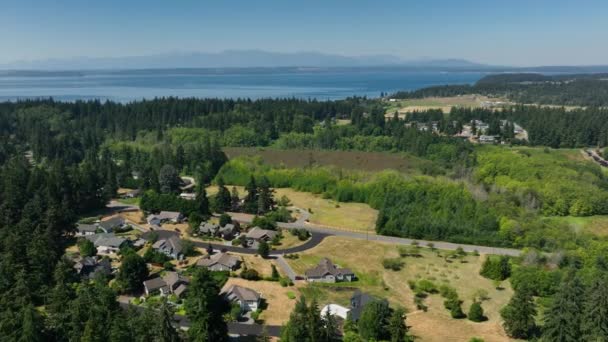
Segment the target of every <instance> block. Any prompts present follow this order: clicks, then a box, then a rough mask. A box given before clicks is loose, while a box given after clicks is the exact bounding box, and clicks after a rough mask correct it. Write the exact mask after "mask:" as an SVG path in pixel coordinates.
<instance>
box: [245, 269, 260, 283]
mask: <svg viewBox="0 0 608 342" xmlns="http://www.w3.org/2000/svg"><path fill="white" fill-rule="evenodd" d="M241 278H243V279H246V280H260V274H259V273H258V271H256V270H254V269H253V268H248V269H246V270H243V271H242V272H241Z"/></svg>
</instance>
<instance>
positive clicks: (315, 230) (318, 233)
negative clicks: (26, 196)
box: [108, 201, 522, 256]
mask: <svg viewBox="0 0 608 342" xmlns="http://www.w3.org/2000/svg"><path fill="white" fill-rule="evenodd" d="M108 208H110V209H113V210H115V211H131V210H139V207H138V206H136V205H126V204H122V203H118V202H115V201H112V202H110V204H108ZM296 210H299V211H300V213H301V216H300V217H299V218H298V220H297V221H295V222H292V223H285V222H279V223H278V226H279V227H280V228H285V229H307V230H309V231H310V232H311V233H312V237H311V238H310V239H309V240H308V241H306V243H304V244H302V245H300V246H296V247H291V248H287V249H279V250H274V251H272V253H273V254H290V253H299V252H303V251H305V250H308V249H311V248H313V247H315V246H317V245H318V244H320V243H321V241H323V239H325V238H326V237H327V236H341V237H347V238H351V239H360V240H368V241H380V242H386V243H392V244H397V245H411V244H412V242H414V241H417V242H418V243H419V246H421V247H429V244H433V247H435V248H438V249H444V250H456V249H457V248H462V249H463V250H464V251H465V252H469V253H470V252H474V251H477V252H479V253H482V254H496V255H508V256H519V255H521V253H522V251H521V250H519V249H513V248H502V247H488V246H479V245H467V244H459V243H452V242H445V241H427V240H416V239H408V238H400V237H394V236H386V235H376V234H366V233H358V232H352V231H346V230H338V229H334V228H331V227H327V226H322V225H318V224H312V223H308V222H307V220H308V217H309V215H310V214H309V213H308V212H307V211H305V210H301V209H298V208H296ZM228 214H229V215H230V216H231V217H232V218H233V219H234V220H235V221H238V222H241V223H251V221H252V220H253V217H254V216H253V215H250V214H243V213H228ZM194 243H195V245H196V246H197V247H202V248H205V247H207V245H209V244H211V245H212V246H213V247H214V248H221V249H223V248H225V249H226V250H228V251H232V252H238V253H246V254H255V253H256V250H254V249H251V248H243V247H238V246H226V245H223V244H218V243H215V242H211V241H210V242H200V241H194Z"/></svg>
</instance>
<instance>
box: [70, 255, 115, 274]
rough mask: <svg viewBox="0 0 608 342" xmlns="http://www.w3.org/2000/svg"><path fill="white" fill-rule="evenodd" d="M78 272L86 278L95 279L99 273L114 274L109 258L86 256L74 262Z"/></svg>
mask: <svg viewBox="0 0 608 342" xmlns="http://www.w3.org/2000/svg"><path fill="white" fill-rule="evenodd" d="M74 269H75V270H76V273H77V274H78V275H79V276H80V277H82V278H85V279H95V277H96V276H97V275H98V274H103V275H106V276H108V275H110V274H112V265H111V264H110V260H109V259H107V258H98V257H84V258H82V259H80V260H78V261H77V262H76V263H75V264H74Z"/></svg>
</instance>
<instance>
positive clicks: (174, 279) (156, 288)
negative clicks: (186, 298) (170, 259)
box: [144, 271, 190, 297]
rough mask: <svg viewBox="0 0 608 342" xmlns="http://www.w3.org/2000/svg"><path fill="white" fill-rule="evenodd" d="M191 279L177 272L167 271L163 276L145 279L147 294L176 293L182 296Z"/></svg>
mask: <svg viewBox="0 0 608 342" xmlns="http://www.w3.org/2000/svg"><path fill="white" fill-rule="evenodd" d="M189 283H190V280H189V279H188V278H186V277H184V276H182V275H181V274H179V273H177V272H169V271H167V272H165V274H164V275H163V276H162V277H156V278H152V279H148V280H146V281H144V290H145V292H146V295H148V296H149V295H153V294H155V293H157V292H159V293H160V295H161V296H166V295H169V294H175V295H176V296H178V297H180V296H182V295H183V294H184V293H186V291H187V289H188V284H189Z"/></svg>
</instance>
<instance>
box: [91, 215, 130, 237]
mask: <svg viewBox="0 0 608 342" xmlns="http://www.w3.org/2000/svg"><path fill="white" fill-rule="evenodd" d="M97 227H98V228H99V229H101V230H103V232H104V233H112V232H113V231H115V230H121V229H124V228H126V227H127V223H126V221H125V220H124V219H123V218H122V217H120V216H114V217H111V218H109V219H107V220H105V221H101V222H99V223H98V224H97Z"/></svg>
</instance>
